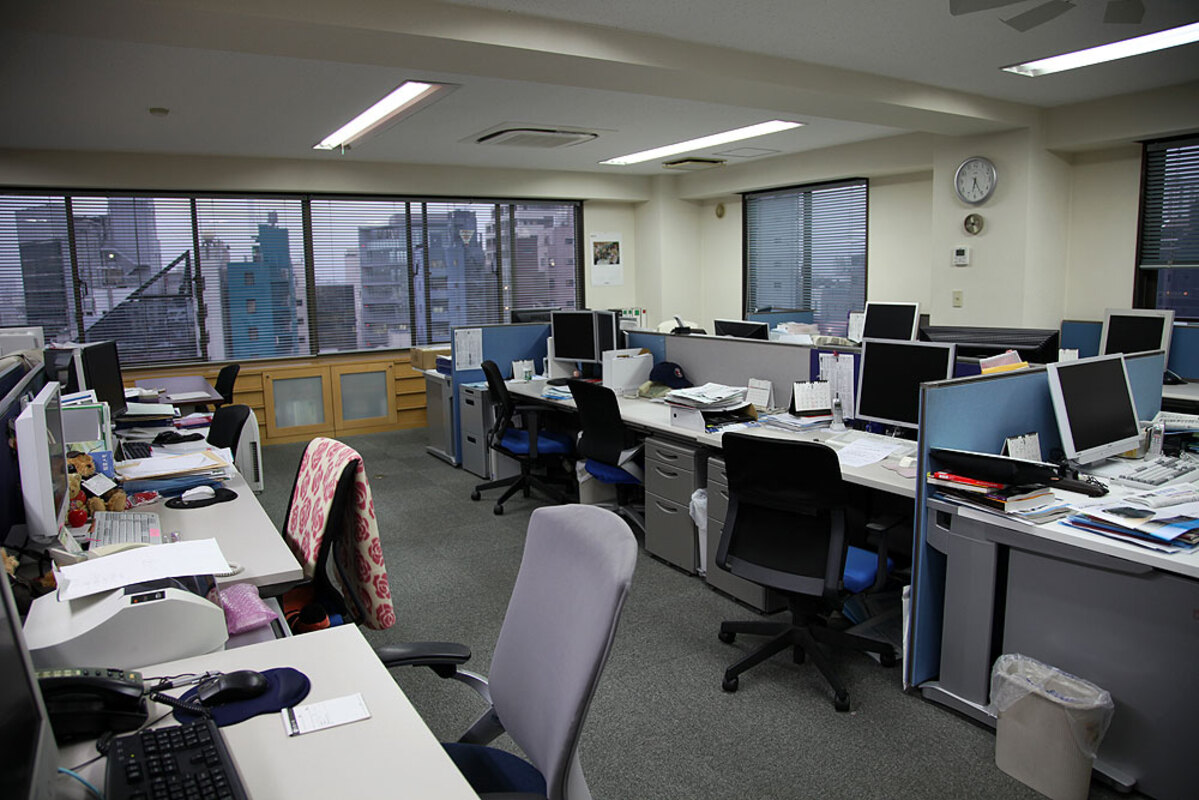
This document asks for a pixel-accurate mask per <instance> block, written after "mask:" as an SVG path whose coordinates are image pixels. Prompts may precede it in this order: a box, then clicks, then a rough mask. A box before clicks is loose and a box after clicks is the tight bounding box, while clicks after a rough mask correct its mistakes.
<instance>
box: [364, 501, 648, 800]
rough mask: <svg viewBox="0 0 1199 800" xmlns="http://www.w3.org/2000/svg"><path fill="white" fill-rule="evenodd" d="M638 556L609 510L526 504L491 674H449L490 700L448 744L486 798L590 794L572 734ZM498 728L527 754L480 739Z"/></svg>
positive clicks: (390, 659) (554, 798)
mask: <svg viewBox="0 0 1199 800" xmlns="http://www.w3.org/2000/svg"><path fill="white" fill-rule="evenodd" d="M636 562H637V541H636V539H635V538H634V537H633V534H632V532H631V531H630V530H629V526H628V525H626V524H625V523H624V522H623V521H622V520H621V519H620V517H618V516H616V514H614V513H612V512H611V511H607V510H605V509H602V508H597V507H595V506H582V505H567V506H556V507H543V508H538V509H536V510H534V511H533V515H532V517H531V518H530V519H529V528H528V534H527V536H526V538H525V549H524V555H523V557H522V558H521V562H520V571H519V573H518V574H517V576H516V583H515V585H514V586H513V587H512V597H511V599H510V600H509V602H508V611H507V613H506V614H505V615H504V623H503V625H502V627H501V628H500V634H499V638H498V639H497V640H496V643H495V654H494V656H493V657H492V659H491V674H490V677H489V678H484V677H482V676H480V675H476V674H474V673H471V672H467V671H465V670H459V669H457V668H456V667H453V668H452V670H453V671H452V674H451V677H454V678H457V679H458V680H460V681H462V682H463V683H466V684H467V685H469V686H471V687H472V688H474V689H475V690H476V691H477V692H478V693H479V694H480V696H482V697H483V699H484V700H486V701H487V702H488V703H489V704H490V708H488V709H487V711H486V712H485V713H484V714H483V715H482V716H481V717H480V718H479V719H478V720H477V721H476V722H475V723H474V724H473V725H472V726H471V727H470V728H469V729H468V730H467V731H466V733H464V734H463V735H462V737H461V738H460V739H459V740H458V742H457V743H454V744H447V745H446V746H445V747H446V750H447V751H448V752H449V754H450V757H451V758H453V760H454V763H455V764H457V765H458V768H459V769H460V770H461V771H462V773H463V774H464V775H465V776H466V778H467V780H468V781H469V782H470V784H471V787H472V788H473V789H474V790H475V791H476V792H479V793H480V794H481V795H482V796H483V797H487V796H488V793H511V792H529V793H531V795H530V796H535V797H546V798H549V800H590V797H591V795H590V793H589V792H588V789H587V782H586V780H585V779H584V777H583V770H582V767H581V766H580V764H579V755H578V745H579V737H580V734H581V733H582V730H583V723H584V721H585V720H586V718H587V711H588V708H589V706H590V705H591V698H592V697H593V696H594V695H595V689H596V686H597V685H598V684H599V679H600V675H601V674H602V673H603V670H604V664H605V663H606V662H607V660H608V653H609V651H610V650H611V648H612V640H613V638H614V636H615V633H616V624H617V621H618V620H619V619H620V612H621V608H622V606H623V605H624V600H625V597H626V596H627V595H628V591H629V586H630V584H631V583H632V580H633V568H634V566H635V565H636ZM376 652H377V653H378V654H379V657H380V659H381V660H382V661H383V663H384V664H385V665H387V666H388V667H397V666H408V665H412V664H419V665H424V666H432V665H433V664H434V663H435V661H436V660H435V659H434V658H432V657H430V656H428V654H426V653H423V652H421V651H420V648H419V647H415V646H412V645H400V646H399V647H398V648H393V647H389V646H384V647H380V648H377V650H376ZM439 674H441V673H439ZM504 732H507V733H508V734H509V736H511V738H512V740H513V741H514V742H516V744H517V745H518V746H519V747H520V749H521V750H523V751H524V753H525V754H526V755H527V756H528V759H529V760H528V761H527V762H526V761H525V760H523V759H521V758H518V757H517V756H515V755H513V754H511V753H507V752H505V751H502V750H497V749H495V748H491V747H487V746H486V744H487V743H488V742H491V741H493V740H494V739H495V738H496V737H498V736H499V735H500V734H502V733H504ZM504 796H505V797H515V796H516V795H511V794H504ZM521 796H526V795H521Z"/></svg>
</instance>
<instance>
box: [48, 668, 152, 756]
mask: <svg viewBox="0 0 1199 800" xmlns="http://www.w3.org/2000/svg"><path fill="white" fill-rule="evenodd" d="M37 679H38V684H39V686H40V687H41V691H42V699H43V700H44V701H45V703H46V712H47V713H48V714H49V715H50V727H51V728H53V729H54V736H55V738H56V739H58V741H59V742H66V741H72V740H76V739H93V738H95V737H96V736H99V735H100V734H101V733H104V732H105V731H113V732H115V733H121V732H123V731H131V730H135V729H136V728H138V727H140V726H141V725H142V723H144V722H145V721H146V718H147V716H148V712H147V710H146V701H145V698H144V695H145V684H144V683H143V682H142V675H141V673H140V672H132V671H129V670H121V669H112V668H108V669H105V668H99V667H79V668H72V669H43V670H38V673H37Z"/></svg>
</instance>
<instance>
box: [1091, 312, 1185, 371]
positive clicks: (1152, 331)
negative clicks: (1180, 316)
mask: <svg viewBox="0 0 1199 800" xmlns="http://www.w3.org/2000/svg"><path fill="white" fill-rule="evenodd" d="M1173 333H1174V311H1173V309H1169V310H1166V309H1155V308H1109V309H1107V310H1106V311H1104V312H1103V333H1102V334H1101V335H1100V337H1099V353H1100V355H1105V356H1111V355H1116V354H1118V353H1143V352H1145V351H1146V350H1162V351H1164V352H1165V354H1166V362H1167V363H1169V361H1170V337H1171V335H1172V334H1173Z"/></svg>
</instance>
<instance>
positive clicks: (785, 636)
mask: <svg viewBox="0 0 1199 800" xmlns="http://www.w3.org/2000/svg"><path fill="white" fill-rule="evenodd" d="M790 606H791V618H792V620H791V622H774V621H768V620H749V621H730V622H722V623H720V634H719V636H720V641H722V642H725V643H732V642H733V641H734V640H735V639H736V636H737V634H739V633H744V634H750V635H753V636H769V637H770V639H768V640H767V641H766V642H765V643H764V644H762V645H761V646H760V647H759V648H758V649H757V650H754V651H753V652H751V653H749V654H748V655H747V656H745V658H743V659H741V660H740V661H738V662H737V663H735V664H733V665H732V666H731V667H729V668H728V669H726V670H725V671H724V681H723V683H722V688H723V689H724V690H725V691H726V692H735V691H737V687H738V684H739V682H740V681H739V679H738V676H739V675H740V674H741V673H742V672H745V671H746V670H748V669H752V668H753V667H756V666H757V665H758V664H761V663H762V662H763V661H766V660H767V659H768V658H770V657H771V656H774V655H777V654H778V653H781V652H782V651H784V650H786V649H787V648H788V647H789V648H791V657H792V660H794V661H795V663H796V664H802V663H803V662H804V661H805V659H806V657H807V656H811V657H812V663H813V664H815V665H816V669H818V670H819V671H820V674H821V675H823V676H824V679H825V680H826V681H827V682H828V684H829V686H831V687H832V689H833V707H834V708H836V709H837V710H838V711H848V710H849V690H848V689H846V688H845V684H843V683H842V682H841V680H840V678H838V677H837V674H836V672H835V671H834V670H833V667H832V663H831V662H830V661H829V658H828V656H827V655H826V654H825V652H824V648H823V647H822V645H829V646H831V647H839V648H843V649H847V650H856V651H858V652H861V653H874V654H876V655H878V657H879V663H880V664H882V665H883V666H884V667H891V666H894V665H895V663H896V656H895V649H894V648H893V647H892V646H891V645H890V644H888V643H887V642H880V641H877V640H874V639H868V638H866V637H865V636H858V635H857V634H853V633H848V632H847V631H841V630H837V629H835V628H829V627H827V626H826V625H825V622H824V619H823V618H821V617H820V616H819V615H816V614H813V613H812V612H810V611H805V610H801V609H799V608H798V607H797V604H796V603H795V601H794V599H792V600H791V602H790Z"/></svg>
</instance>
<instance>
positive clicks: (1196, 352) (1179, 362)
mask: <svg viewBox="0 0 1199 800" xmlns="http://www.w3.org/2000/svg"><path fill="white" fill-rule="evenodd" d="M1170 369H1171V370H1172V371H1174V372H1176V373H1178V374H1179V375H1181V376H1182V377H1184V378H1187V379H1188V380H1199V327H1194V328H1192V327H1191V326H1189V325H1175V326H1174V335H1173V336H1172V337H1171V338H1170Z"/></svg>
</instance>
